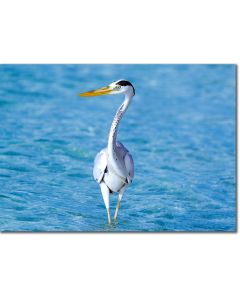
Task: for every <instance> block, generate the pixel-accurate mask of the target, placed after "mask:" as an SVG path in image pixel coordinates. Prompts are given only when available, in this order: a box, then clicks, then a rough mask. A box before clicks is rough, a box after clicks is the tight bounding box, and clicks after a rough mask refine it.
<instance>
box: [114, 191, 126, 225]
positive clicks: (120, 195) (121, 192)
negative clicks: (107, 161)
mask: <svg viewBox="0 0 240 300" xmlns="http://www.w3.org/2000/svg"><path fill="white" fill-rule="evenodd" d="M125 189H126V187H123V188H121V190H120V191H119V195H118V201H117V207H116V210H115V214H114V221H116V219H117V215H118V210H119V208H120V202H121V200H122V197H123V194H124V192H125Z"/></svg>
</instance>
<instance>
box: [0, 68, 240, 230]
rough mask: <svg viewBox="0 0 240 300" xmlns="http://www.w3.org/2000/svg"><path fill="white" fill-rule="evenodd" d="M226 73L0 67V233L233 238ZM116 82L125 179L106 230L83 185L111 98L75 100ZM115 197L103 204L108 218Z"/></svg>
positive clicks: (101, 211) (98, 205)
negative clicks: (124, 91)
mask: <svg viewBox="0 0 240 300" xmlns="http://www.w3.org/2000/svg"><path fill="white" fill-rule="evenodd" d="M235 71H236V69H235V66H234V65H2V66H0V78H1V79H0V136H1V143H0V230H1V231H234V230H236V202H235V105H236V103H235ZM121 78H125V79H127V80H129V81H131V82H132V83H133V85H134V86H135V89H136V96H135V97H134V99H133V101H132V103H131V106H130V107H129V110H128V111H127V113H126V115H125V116H124V118H123V120H122V123H121V125H120V131H119V137H118V139H119V140H120V141H121V142H122V143H123V144H124V145H125V146H126V147H127V148H128V149H129V150H130V152H131V153H132V155H133V158H134V162H135V178H134V182H133V184H132V185H131V186H130V187H128V189H127V191H126V193H125V195H124V198H123V201H122V205H121V209H120V212H119V219H118V222H117V223H116V224H114V225H112V226H109V225H107V215H106V211H105V208H104V204H103V201H102V198H101V194H100V190H99V187H98V185H97V184H96V182H95V181H94V180H93V178H92V164H93V160H94V157H95V154H96V153H97V152H98V151H99V150H100V149H102V148H103V147H105V145H106V142H107V135H108V130H109V127H110V125H111V121H112V117H113V115H114V113H115V110H116V109H117V107H118V106H119V105H120V103H121V102H122V99H123V97H122V95H112V96H107V97H105V96H102V97H99V98H91V99H90V98H88V99H85V98H80V97H78V96H77V93H78V92H83V91H86V90H89V89H93V88H98V87H101V86H104V85H106V84H108V83H110V82H112V81H114V80H117V79H121ZM115 205H116V195H115V196H112V197H111V212H112V214H113V213H114V209H115Z"/></svg>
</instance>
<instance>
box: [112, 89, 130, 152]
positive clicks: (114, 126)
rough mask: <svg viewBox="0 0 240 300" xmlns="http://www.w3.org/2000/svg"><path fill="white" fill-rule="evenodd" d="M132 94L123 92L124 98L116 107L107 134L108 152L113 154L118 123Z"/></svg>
mask: <svg viewBox="0 0 240 300" xmlns="http://www.w3.org/2000/svg"><path fill="white" fill-rule="evenodd" d="M132 97H133V95H132V94H125V99H124V101H123V103H122V104H121V106H120V107H119V108H118V110H117V112H116V114H115V117H114V119H113V122H112V125H111V128H110V132H109V136H108V154H109V155H113V152H114V149H115V147H116V139H117V133H118V125H119V123H120V121H121V119H122V117H123V115H124V113H125V111H126V110H127V108H128V105H129V104H130V102H131V100H132Z"/></svg>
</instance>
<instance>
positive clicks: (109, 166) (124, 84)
mask: <svg viewBox="0 0 240 300" xmlns="http://www.w3.org/2000/svg"><path fill="white" fill-rule="evenodd" d="M107 94H124V95H125V99H124V101H123V103H122V104H121V105H120V107H119V108H118V110H117V112H116V114H115V116H114V118H113V121H112V125H111V128H110V131H109V136H108V144H107V147H106V148H104V149H102V150H101V151H100V152H99V153H98V154H97V155H96V157H95V160H94V167H93V177H94V179H95V180H96V181H97V183H98V184H99V185H100V189H101V192H102V197H103V200H104V203H105V206H106V210H107V215H108V223H109V224H111V216H110V206H109V196H110V193H118V201H117V206H116V210H115V214H114V220H116V219H117V215H118V211H119V208H120V202H121V200H122V197H123V194H124V192H125V190H126V188H127V186H128V185H129V184H130V183H131V182H132V180H133V176H134V163H133V159H132V156H131V154H130V153H129V151H128V150H127V148H126V147H124V145H123V144H122V143H120V142H118V141H117V133H118V126H119V123H120V121H121V119H122V117H123V115H124V113H125V112H126V110H127V108H128V106H129V104H130V102H131V100H132V98H133V96H134V95H135V89H134V87H133V85H132V84H131V83H130V82H129V81H127V80H123V79H121V80H118V81H114V82H113V83H111V84H109V85H108V86H106V87H103V88H100V89H97V90H92V91H89V92H85V93H82V94H80V96H82V97H91V96H99V95H107Z"/></svg>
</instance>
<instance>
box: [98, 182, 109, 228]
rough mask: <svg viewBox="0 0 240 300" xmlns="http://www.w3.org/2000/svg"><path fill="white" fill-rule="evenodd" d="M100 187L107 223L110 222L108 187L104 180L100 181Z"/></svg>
mask: <svg viewBox="0 0 240 300" xmlns="http://www.w3.org/2000/svg"><path fill="white" fill-rule="evenodd" d="M100 188H101V192H102V196H103V201H104V203H105V206H106V210H107V214H108V224H111V216H110V207H109V194H110V192H109V188H108V187H107V186H106V184H105V183H104V182H101V183H100Z"/></svg>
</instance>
